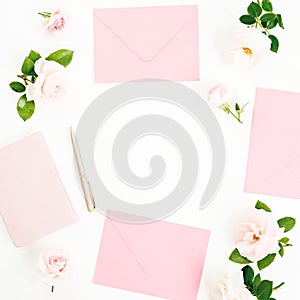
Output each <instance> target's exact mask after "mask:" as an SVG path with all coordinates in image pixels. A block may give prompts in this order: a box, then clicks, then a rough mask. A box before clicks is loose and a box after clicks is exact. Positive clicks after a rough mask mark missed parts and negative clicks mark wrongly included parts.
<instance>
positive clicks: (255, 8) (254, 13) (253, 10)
mask: <svg viewBox="0 0 300 300" xmlns="http://www.w3.org/2000/svg"><path fill="white" fill-rule="evenodd" d="M247 11H248V14H249V15H250V16H251V17H254V18H258V17H259V16H260V15H261V14H262V9H261V7H260V5H259V4H257V3H255V2H251V4H250V5H249V6H248V9H247Z"/></svg>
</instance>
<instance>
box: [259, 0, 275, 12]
mask: <svg viewBox="0 0 300 300" xmlns="http://www.w3.org/2000/svg"><path fill="white" fill-rule="evenodd" d="M261 6H262V8H263V9H264V10H265V11H272V10H273V5H272V3H271V2H270V1H269V0H263V1H262V3H261Z"/></svg>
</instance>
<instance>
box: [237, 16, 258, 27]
mask: <svg viewBox="0 0 300 300" xmlns="http://www.w3.org/2000/svg"><path fill="white" fill-rule="evenodd" d="M240 21H241V22H242V23H243V24H246V25H252V24H254V23H255V22H256V20H255V18H253V17H251V16H249V15H243V16H241V17H240Z"/></svg>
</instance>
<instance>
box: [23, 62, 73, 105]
mask: <svg viewBox="0 0 300 300" xmlns="http://www.w3.org/2000/svg"><path fill="white" fill-rule="evenodd" d="M34 70H35V72H36V74H37V75H38V77H37V79H36V81H35V83H30V84H29V85H28V86H27V89H26V96H27V99H28V100H35V101H41V102H45V103H47V102H52V101H55V100H57V99H60V98H61V97H62V96H63V95H64V94H65V92H66V87H67V81H66V74H65V68H64V67H63V66H62V65H60V64H59V63H57V62H55V61H48V60H45V59H43V58H40V59H39V60H38V61H36V63H35V66H34Z"/></svg>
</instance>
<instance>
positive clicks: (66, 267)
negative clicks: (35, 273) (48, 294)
mask: <svg viewBox="0 0 300 300" xmlns="http://www.w3.org/2000/svg"><path fill="white" fill-rule="evenodd" d="M70 270H71V265H70V257H69V253H68V252H67V251H65V250H48V251H45V252H43V253H41V255H40V258H39V271H40V273H41V276H42V281H44V282H45V283H49V284H51V285H52V286H54V285H55V284H56V283H58V282H62V281H64V280H66V279H67V278H68V277H69V275H70Z"/></svg>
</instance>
